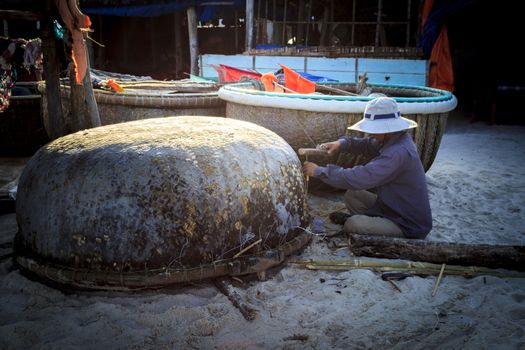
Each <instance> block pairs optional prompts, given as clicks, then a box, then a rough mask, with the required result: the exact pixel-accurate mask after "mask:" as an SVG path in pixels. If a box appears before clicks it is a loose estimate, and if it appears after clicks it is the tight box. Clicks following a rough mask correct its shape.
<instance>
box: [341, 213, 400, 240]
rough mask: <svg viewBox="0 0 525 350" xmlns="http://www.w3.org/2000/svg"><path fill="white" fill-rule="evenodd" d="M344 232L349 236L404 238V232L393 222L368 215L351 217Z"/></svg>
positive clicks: (345, 225)
mask: <svg viewBox="0 0 525 350" xmlns="http://www.w3.org/2000/svg"><path fill="white" fill-rule="evenodd" d="M344 231H345V232H346V233H349V234H366V235H378V236H389V237H404V235H403V231H401V229H400V228H399V226H397V225H396V224H395V223H393V222H392V221H390V220H388V219H385V218H381V217H371V216H367V215H353V216H351V217H349V218H348V219H347V220H346V222H345V224H344Z"/></svg>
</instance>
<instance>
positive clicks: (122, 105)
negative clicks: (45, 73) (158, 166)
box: [39, 79, 225, 129]
mask: <svg viewBox="0 0 525 350" xmlns="http://www.w3.org/2000/svg"><path fill="white" fill-rule="evenodd" d="M115 80H116V81H117V82H118V84H119V85H120V86H122V87H123V88H124V92H114V91H108V90H103V89H99V88H95V89H93V91H94V94H95V100H96V101H97V106H98V110H99V114H100V119H101V123H102V125H108V124H115V123H122V122H127V121H132V120H141V119H147V118H159V117H166V116H178V115H202V116H224V115H225V102H224V101H222V100H221V99H220V98H219V97H218V94H217V91H218V89H219V87H220V86H219V85H218V84H216V83H214V82H195V81H191V80H190V79H183V80H174V81H159V80H153V79H148V80H136V81H130V80H118V79H115ZM60 90H61V97H62V107H63V110H64V112H65V114H66V115H67V113H69V109H70V107H69V103H68V102H69V96H70V94H71V92H70V87H69V85H68V83H67V82H62V83H61V86H60ZM39 91H40V93H41V94H42V97H43V101H42V102H43V107H44V108H43V119H44V124H45V126H46V129H48V127H49V118H48V116H47V108H46V106H47V98H46V93H45V83H44V82H41V83H40V84H39Z"/></svg>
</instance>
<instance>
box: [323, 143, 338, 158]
mask: <svg viewBox="0 0 525 350" xmlns="http://www.w3.org/2000/svg"><path fill="white" fill-rule="evenodd" d="M320 148H321V149H325V150H327V151H328V154H329V155H332V154H336V153H337V152H339V148H341V142H339V141H334V142H327V143H323V144H322V145H321V146H320Z"/></svg>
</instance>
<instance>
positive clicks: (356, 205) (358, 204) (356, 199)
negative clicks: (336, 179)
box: [344, 190, 377, 214]
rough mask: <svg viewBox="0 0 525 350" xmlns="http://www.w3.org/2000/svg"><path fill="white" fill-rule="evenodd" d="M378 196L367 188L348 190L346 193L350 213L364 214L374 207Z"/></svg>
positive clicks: (346, 202)
mask: <svg viewBox="0 0 525 350" xmlns="http://www.w3.org/2000/svg"><path fill="white" fill-rule="evenodd" d="M376 198H377V196H376V195H375V194H373V193H371V192H368V191H365V190H357V191H355V190H347V191H346V192H345V195H344V200H345V204H346V208H347V209H348V211H349V212H350V214H362V213H364V212H366V211H367V210H368V209H370V208H371V207H372V205H373V204H374V202H375V200H376Z"/></svg>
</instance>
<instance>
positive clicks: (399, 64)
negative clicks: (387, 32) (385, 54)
mask: <svg viewBox="0 0 525 350" xmlns="http://www.w3.org/2000/svg"><path fill="white" fill-rule="evenodd" d="M426 70H427V63H426V61H425V60H401V59H377V58H359V59H358V61H357V71H358V72H359V73H362V72H367V73H391V74H393V73H416V74H426Z"/></svg>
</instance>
